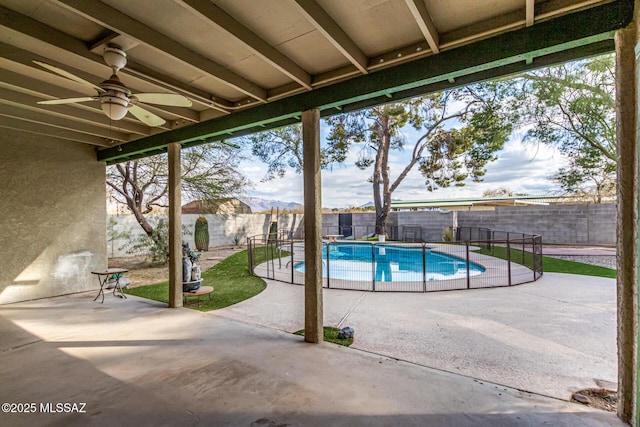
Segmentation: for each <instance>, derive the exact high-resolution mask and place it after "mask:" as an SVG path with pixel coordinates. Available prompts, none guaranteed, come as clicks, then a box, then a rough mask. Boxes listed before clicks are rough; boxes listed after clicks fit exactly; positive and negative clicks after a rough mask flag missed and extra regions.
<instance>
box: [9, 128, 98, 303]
mask: <svg viewBox="0 0 640 427" xmlns="http://www.w3.org/2000/svg"><path fill="white" fill-rule="evenodd" d="M0 159H2V160H1V161H0V236H2V237H1V241H2V244H1V245H0V259H1V260H2V262H1V263H0V265H2V268H1V269H0V304H6V303H11V302H17V301H25V300H30V299H38V298H46V297H51V296H56V295H64V294H69V293H74V292H80V291H86V290H93V289H97V288H98V287H99V285H98V280H97V278H96V276H94V275H92V274H91V271H92V270H99V269H104V268H106V267H107V257H106V249H107V242H106V233H105V229H106V219H107V216H106V189H105V165H104V163H100V162H98V161H97V159H96V152H95V149H94V148H93V147H91V146H89V145H85V144H80V143H72V142H63V141H58V140H52V139H49V138H43V137H40V136H38V135H31V134H26V133H18V132H14V131H11V130H9V129H3V131H2V132H1V133H0Z"/></svg>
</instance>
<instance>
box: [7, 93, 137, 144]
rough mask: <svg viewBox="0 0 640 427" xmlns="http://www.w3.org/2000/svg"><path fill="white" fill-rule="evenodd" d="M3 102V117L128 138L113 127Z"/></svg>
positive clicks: (98, 134) (109, 138) (101, 135)
mask: <svg viewBox="0 0 640 427" xmlns="http://www.w3.org/2000/svg"><path fill="white" fill-rule="evenodd" d="M4 102H5V100H0V115H2V116H5V117H14V118H18V119H20V120H26V121H29V122H32V123H38V124H41V125H47V126H53V127H56V128H60V129H67V130H72V131H76V132H80V133H86V134H87V135H93V136H97V137H100V138H105V140H116V141H122V142H126V141H128V140H129V135H128V134H125V133H122V132H117V131H116V130H114V129H105V128H103V127H101V126H95V125H91V124H89V123H86V122H79V121H77V120H73V119H71V118H66V117H60V116H58V115H55V113H53V114H52V113H51V112H48V111H45V110H42V109H29V108H27V109H25V108H20V107H18V106H15V105H9V104H6V103H4ZM105 146H109V144H105Z"/></svg>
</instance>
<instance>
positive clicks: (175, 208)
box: [167, 142, 182, 308]
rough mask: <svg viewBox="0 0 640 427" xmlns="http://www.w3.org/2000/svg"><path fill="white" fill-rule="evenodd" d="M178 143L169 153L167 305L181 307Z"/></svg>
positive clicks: (170, 145)
mask: <svg viewBox="0 0 640 427" xmlns="http://www.w3.org/2000/svg"><path fill="white" fill-rule="evenodd" d="M180 149H181V146H180V144H178V143H176V142H173V143H171V144H169V145H168V146H167V151H168V153H169V160H168V161H169V307H171V308H176V307H182V197H181V195H180V179H181V178H180V176H181V170H180Z"/></svg>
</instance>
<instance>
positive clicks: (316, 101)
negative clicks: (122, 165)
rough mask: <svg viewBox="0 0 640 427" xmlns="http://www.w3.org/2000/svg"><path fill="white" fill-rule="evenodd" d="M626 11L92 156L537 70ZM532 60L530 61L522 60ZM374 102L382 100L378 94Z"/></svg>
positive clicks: (190, 141)
mask: <svg viewBox="0 0 640 427" xmlns="http://www.w3.org/2000/svg"><path fill="white" fill-rule="evenodd" d="M632 15H633V0H618V1H614V2H612V3H607V4H604V5H601V6H598V7H594V8H591V9H586V10H583V11H580V12H575V13H571V14H568V15H565V16H561V17H558V18H555V19H552V20H549V21H546V22H542V23H540V24H536V25H533V26H531V27H527V28H523V29H520V30H516V31H512V32H509V33H505V34H501V35H498V36H495V37H492V38H489V39H486V40H481V41H478V42H475V43H472V44H469V45H465V46H461V47H459V48H456V49H452V50H449V51H445V52H441V53H439V54H437V55H432V56H428V57H425V58H422V59H418V60H415V61H412V62H407V63H402V64H399V65H397V66H395V67H391V68H386V69H383V70H380V71H376V72H373V73H370V74H368V75H364V76H360V77H356V78H353V79H350V80H346V81H343V82H340V83H336V84H334V85H331V86H326V87H323V88H319V89H315V90H313V91H310V92H305V93H302V94H299V95H295V96H291V97H289V98H283V99H280V100H278V101H274V102H271V103H268V104H264V105H260V106H256V107H253V108H251V109H247V110H242V111H239V112H236V113H233V114H230V115H228V116H223V117H219V118H216V119H211V120H208V121H205V122H201V123H197V124H193V125H190V126H186V127H183V128H180V129H176V130H173V131H168V132H164V133H160V134H156V135H152V136H148V137H145V138H141V139H138V140H136V141H132V142H129V143H127V144H124V145H122V146H120V147H112V148H107V149H104V150H100V151H99V152H98V160H101V161H106V162H107V163H117V162H120V161H124V160H126V159H132V158H138V157H144V156H146V155H150V153H151V152H153V153H154V154H155V153H157V152H158V150H162V149H164V147H166V145H167V144H169V143H171V142H181V143H182V144H183V146H190V145H197V144H198V143H203V142H204V141H206V140H211V139H216V140H220V139H228V138H231V137H234V136H241V135H246V134H250V133H253V132H257V131H260V130H265V129H269V128H275V127H278V126H282V123H289V122H293V121H298V120H299V116H300V113H301V112H302V111H306V110H309V109H313V108H318V109H320V110H323V115H330V114H337V113H339V112H340V111H339V108H343V107H344V106H347V105H356V104H368V102H367V101H370V100H372V99H376V98H378V99H379V98H384V99H385V101H384V102H389V98H388V97H387V95H389V94H391V95H392V97H393V98H394V99H395V98H396V94H397V97H398V99H401V98H406V97H407V96H417V95H419V94H424V93H429V92H433V91H437V90H442V88H446V85H450V86H459V85H460V84H469V83H473V82H474V81H480V80H486V79H490V78H495V77H500V76H503V75H507V74H512V73H514V72H518V70H519V69H521V70H525V69H527V68H526V67H529V68H535V67H537V66H538V65H537V62H539V61H538V60H537V59H538V58H540V57H544V58H546V59H545V61H546V62H547V63H555V62H561V61H567V60H571V59H578V58H581V57H584V56H586V55H585V54H584V53H585V52H588V51H589V49H584V47H587V46H590V45H597V46H600V47H601V46H603V43H605V42H606V41H609V40H611V39H612V38H613V34H614V32H615V31H616V30H617V29H619V28H621V27H623V26H625V25H627V24H628V23H629V22H631V18H632ZM587 54H588V53H587ZM572 55H578V56H572ZM580 55H582V56H580ZM554 57H557V58H558V60H557V61H555V60H554V59H553V58H554ZM531 58H533V63H532V64H530V65H527V60H528V59H531ZM560 58H562V59H560ZM450 80H454V83H450V82H449V81H450ZM462 82H463V83H462ZM437 88H440V89H437ZM410 93H413V95H409V94H410ZM376 102H377V103H383V101H378V100H377V99H376ZM328 109H330V110H331V111H330V112H328V111H326V110H328Z"/></svg>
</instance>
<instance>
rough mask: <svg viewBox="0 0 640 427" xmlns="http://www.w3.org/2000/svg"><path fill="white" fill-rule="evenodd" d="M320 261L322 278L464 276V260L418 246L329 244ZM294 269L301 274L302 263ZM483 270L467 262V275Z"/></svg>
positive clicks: (380, 279) (398, 279) (389, 279)
mask: <svg viewBox="0 0 640 427" xmlns="http://www.w3.org/2000/svg"><path fill="white" fill-rule="evenodd" d="M322 260H323V261H322V269H323V271H322V275H323V277H329V278H331V279H338V280H340V279H341V280H352V281H362V280H366V281H371V280H375V281H376V282H422V281H423V280H427V281H434V280H449V279H459V278H464V277H467V262H466V260H464V259H462V258H458V257H455V256H453V255H448V254H444V253H440V252H437V251H434V250H432V249H430V248H428V247H427V248H423V247H421V246H419V247H403V246H394V245H372V244H368V243H331V244H330V245H325V246H324V247H323V251H322ZM294 269H295V270H296V271H298V272H301V273H304V263H300V264H297V265H296V266H295V267H294ZM484 271H485V269H484V267H482V266H481V265H479V264H476V263H473V262H470V263H469V276H476V275H478V274H481V273H483V272H484Z"/></svg>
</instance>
